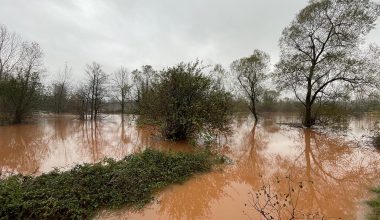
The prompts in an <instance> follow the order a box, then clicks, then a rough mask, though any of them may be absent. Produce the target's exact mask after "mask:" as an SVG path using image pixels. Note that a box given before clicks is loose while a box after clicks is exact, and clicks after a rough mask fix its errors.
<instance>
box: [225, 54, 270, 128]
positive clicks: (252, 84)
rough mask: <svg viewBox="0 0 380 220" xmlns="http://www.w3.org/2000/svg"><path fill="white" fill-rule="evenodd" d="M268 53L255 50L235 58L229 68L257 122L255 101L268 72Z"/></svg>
mask: <svg viewBox="0 0 380 220" xmlns="http://www.w3.org/2000/svg"><path fill="white" fill-rule="evenodd" d="M269 62H270V58H269V55H268V54H266V53H265V52H263V51H260V50H255V51H254V52H253V54H252V55H251V56H249V57H244V58H241V59H239V60H235V61H234V62H232V64H231V70H232V72H233V73H234V74H235V75H236V78H237V81H238V83H239V86H240V88H241V89H242V91H243V93H244V94H245V97H246V98H247V99H248V101H249V109H250V111H251V112H252V114H253V116H254V117H255V120H256V122H257V120H258V116H257V102H258V100H259V98H260V97H261V95H262V94H263V92H264V87H263V82H264V80H265V79H266V78H267V73H268V72H269Z"/></svg>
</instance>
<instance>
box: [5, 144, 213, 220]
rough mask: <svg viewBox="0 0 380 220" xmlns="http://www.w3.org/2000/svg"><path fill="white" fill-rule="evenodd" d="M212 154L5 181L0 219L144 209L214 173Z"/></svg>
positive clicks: (152, 157) (159, 155)
mask: <svg viewBox="0 0 380 220" xmlns="http://www.w3.org/2000/svg"><path fill="white" fill-rule="evenodd" d="M214 162H215V160H214V159H213V158H212V156H211V155H210V154H209V153H205V152H201V153H164V152H160V151H155V150H146V151H144V152H143V153H140V154H134V155H130V156H127V157H125V158H124V159H123V160H120V161H115V160H111V159H107V160H104V161H103V162H100V163H96V164H84V165H77V166H76V167H74V168H73V169H71V170H69V171H59V170H55V171H52V172H50V173H47V174H43V175H41V176H38V177H31V176H21V175H16V176H12V177H8V178H6V179H3V180H0V204H1V205H0V219H88V218H90V217H92V216H94V214H95V213H96V211H98V210H99V209H102V208H111V209H112V208H119V207H121V206H123V207H124V206H127V207H131V208H136V207H137V208H138V207H142V206H143V205H145V204H147V203H148V202H150V201H151V200H152V198H153V194H154V193H155V192H156V191H158V190H159V189H161V188H163V187H165V186H167V185H169V184H172V183H180V182H183V181H184V180H186V179H188V178H189V177H190V176H191V175H193V174H194V173H199V172H206V171H209V170H210V169H211V167H212V164H213V163H214Z"/></svg>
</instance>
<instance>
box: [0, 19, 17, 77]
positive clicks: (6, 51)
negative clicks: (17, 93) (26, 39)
mask: <svg viewBox="0 0 380 220" xmlns="http://www.w3.org/2000/svg"><path fill="white" fill-rule="evenodd" d="M21 46H22V45H21V40H20V38H19V37H18V36H17V35H16V34H15V33H10V32H9V31H8V29H7V28H6V27H5V26H3V25H0V80H2V79H4V78H5V77H6V76H9V75H10V74H11V73H12V72H13V71H14V70H15V68H16V66H17V65H18V64H19V63H20V58H21V56H20V52H21Z"/></svg>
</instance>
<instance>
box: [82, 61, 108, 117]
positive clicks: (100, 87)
mask: <svg viewBox="0 0 380 220" xmlns="http://www.w3.org/2000/svg"><path fill="white" fill-rule="evenodd" d="M86 74H87V80H88V81H87V82H88V86H87V89H89V102H90V118H91V120H96V119H97V117H98V114H99V110H100V107H101V106H102V104H103V101H104V98H105V96H106V92H107V90H106V83H107V75H106V74H105V73H104V71H103V69H102V67H101V65H100V64H98V63H96V62H93V63H92V64H88V65H87V66H86Z"/></svg>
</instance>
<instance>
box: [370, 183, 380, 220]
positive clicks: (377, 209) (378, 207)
mask: <svg viewBox="0 0 380 220" xmlns="http://www.w3.org/2000/svg"><path fill="white" fill-rule="evenodd" d="M372 191H373V192H374V193H376V198H374V199H373V200H371V201H369V202H367V203H368V205H369V206H370V207H371V209H372V212H371V214H370V215H368V219H370V220H375V219H379V218H380V187H379V188H375V189H373V190H372Z"/></svg>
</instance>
